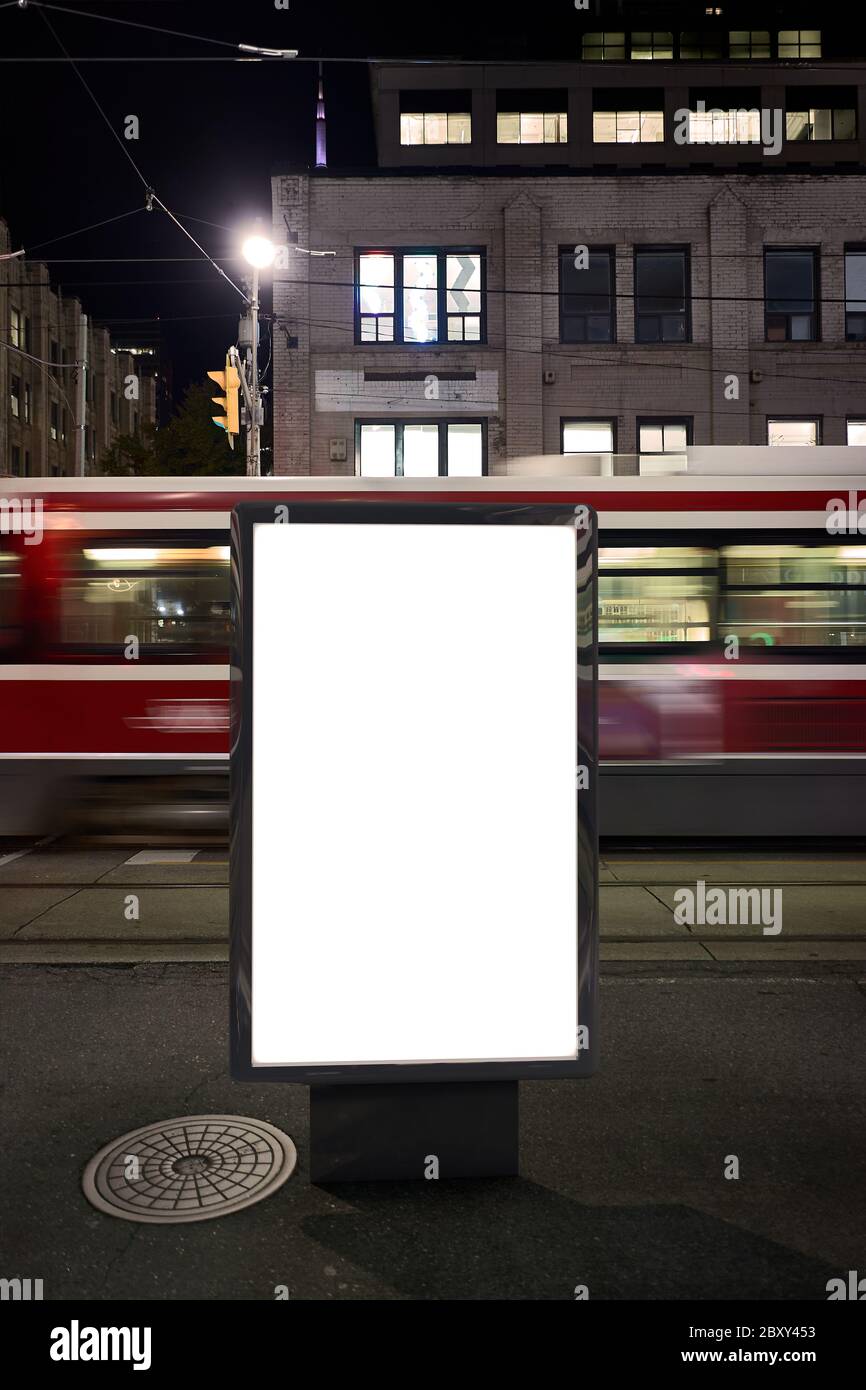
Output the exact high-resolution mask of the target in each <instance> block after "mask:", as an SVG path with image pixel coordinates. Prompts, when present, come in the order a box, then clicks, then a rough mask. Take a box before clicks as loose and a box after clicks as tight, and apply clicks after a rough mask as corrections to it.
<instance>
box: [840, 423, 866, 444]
mask: <svg viewBox="0 0 866 1390" xmlns="http://www.w3.org/2000/svg"><path fill="white" fill-rule="evenodd" d="M846 426H847V432H848V433H847V439H846V441H845V442H846V443H847V444H864V445H866V420H848V421H846Z"/></svg>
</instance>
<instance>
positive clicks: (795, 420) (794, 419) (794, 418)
mask: <svg viewBox="0 0 866 1390" xmlns="http://www.w3.org/2000/svg"><path fill="white" fill-rule="evenodd" d="M770 421H774V422H778V423H779V424H780V425H784V424H792V425H795V424H796V425H814V426H815V443H814V444H793V445H792V444H787V445H786V444H777V445H772V446H770ZM823 437H824V416H823V415H783V414H779V413H778V412H776V413H774V414H773V415H765V416H764V439H765V442H766V444H767V446H768V447H773V448H782V449H785V448H788V449H791V448H795V449H797V448H799V449H810V448H816V447H817V446H818V445H819V444H820V443H821V441H822V439H823Z"/></svg>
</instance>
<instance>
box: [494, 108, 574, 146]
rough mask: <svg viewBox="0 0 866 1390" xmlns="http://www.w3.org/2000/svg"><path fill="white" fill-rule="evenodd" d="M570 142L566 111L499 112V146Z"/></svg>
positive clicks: (497, 140) (497, 116)
mask: <svg viewBox="0 0 866 1390" xmlns="http://www.w3.org/2000/svg"><path fill="white" fill-rule="evenodd" d="M567 140H568V116H567V114H566V113H565V111H497V113H496V142H497V144H499V145H563V144H565V142H566V141H567Z"/></svg>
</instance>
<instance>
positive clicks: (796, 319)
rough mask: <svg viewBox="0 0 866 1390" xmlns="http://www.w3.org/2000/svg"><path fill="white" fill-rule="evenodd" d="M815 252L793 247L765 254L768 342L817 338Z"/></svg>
mask: <svg viewBox="0 0 866 1390" xmlns="http://www.w3.org/2000/svg"><path fill="white" fill-rule="evenodd" d="M817 261H818V258H817V253H816V252H815V251H809V250H800V249H798V248H796V247H791V248H790V249H785V250H782V249H779V250H775V251H765V253H764V296H765V303H764V310H765V313H764V319H765V336H766V340H767V342H768V343H784V342H816V341H817V339H818V303H817V294H816V286H817V278H818V264H817Z"/></svg>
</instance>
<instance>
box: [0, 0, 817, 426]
mask: <svg viewBox="0 0 866 1390" xmlns="http://www.w3.org/2000/svg"><path fill="white" fill-rule="evenodd" d="M596 4H597V0H592V4H591V11H592V10H594V9H595V8H596ZM630 8H632V7H631V6H629V5H628V4H627V5H626V10H629V9H630ZM642 8H643V10H644V12H646V10H647V6H646V5H643V7H642ZM656 8H659V7H656ZM687 8H688V9H689V10H690V12H692V13H693V14H694V18H695V21H696V22H697V23H700V22H701V18H702V14H703V10H704V5H703V4H693V5H691V6H690V7H687ZM735 8H736V6H734V5H729V6H726V21H725V22H726V23H727V22H733V11H734V9H735ZM756 8H758V7H756V6H754V5H753V6H751V7H749V9H750V11H754V10H755V9H756ZM765 8H766V7H765ZM769 8H770V9H771V10H774V11H775V10H776V9H781V8H785V9H786V10H790V9H791V8H792V7H791V6H786V7H779V6H775V5H773V6H770V7H769ZM811 8H820V7H818V6H813V7H811ZM72 10H79V11H90V12H91V13H94V14H98V15H101V16H105V17H111V18H112V19H124V20H129V21H135V22H138V23H145V24H149V25H154V26H164V27H165V28H166V29H171V30H175V31H185V32H187V33H189V34H193V35H201V36H204V37H207V38H210V39H223V40H228V41H230V42H232V43H238V42H243V43H252V44H259V45H266V46H269V47H280V48H297V49H298V50H299V51H300V54H301V57H302V58H309V59H318V58H320V57H323V58H325V59H329V58H330V59H332V60H336V59H339V58H355V59H357V58H365V57H376V56H381V57H404V56H406V57H421V58H430V57H439V58H454V57H458V58H459V57H464V58H466V57H470V58H474V57H488V58H497V57H501V58H516V59H519V58H521V57H540V58H545V57H546V58H562V57H563V56H566V55H567V54H568V53H569V52H573V53H574V54H578V53H579V36H580V33H581V31H582V30H583V29H584V28H593V27H616V25H617V24H618V25H620V26H622V27H635V22H634V21H631V22H630V21H629V19H628V18H623V17H620V16H618V11H619V6H618V4H617V0H605V3H604V4H602V7H601V12H602V15H603V20H599V19H594V18H592V16H591V14H590V15H587V14H586V13H585V12H576V11H575V8H574V3H573V0H544V2H543V3H536V0H534V2H533V4H532V5H522V4H515V3H509V4H507V5H506V4H501V5H500V4H496V3H489V0H486V2H485V3H484V4H478V3H476V4H467V3H465V0H464V3H463V4H455V3H450V0H449V2H448V3H446V2H445V0H414V3H403V4H401V5H394V6H389V5H380V4H372V3H369V2H368V0H367V2H365V3H360V2H359V3H356V4H346V3H341V4H333V3H331V0H290V9H289V10H288V11H286V10H278V9H276V7H275V4H274V0H235V2H234V3H231V4H228V3H224V0H58V3H56V4H52V5H49V6H48V7H45V8H44V11H43V12H40V11H39V9H37V8H36V7H35V6H34V4H33V3H31V4H30V5H29V6H28V8H26V9H24V10H21V9H19V8H18V6H17V5H14V4H13V5H4V4H3V3H2V0H0V59H2V60H3V61H2V64H0V71H2V80H3V90H4V100H3V144H2V153H0V161H2V162H0V215H2V216H4V217H5V218H6V220H7V221H8V222H9V224H10V228H11V233H12V245H13V248H17V247H20V246H24V247H25V248H26V249H27V253H28V255H32V257H33V258H34V259H37V260H40V259H45V260H48V261H49V265H50V271H51V275H52V280H53V283H54V284H55V286H59V287H62V289H63V290H64V292H67V293H70V294H78V295H80V297H81V299H82V301H83V303H84V307H85V310H86V311H87V312H88V313H90V314H92V315H93V316H94V317H95V318H96V319H97V320H98V321H99V322H103V323H106V324H107V325H108V326H109V327H115V328H119V327H120V326H121V325H122V326H123V327H124V329H126V330H127V331H128V330H129V329H130V327H132V329H133V331H134V332H136V333H138V334H139V337H140V340H141V341H142V342H146V341H149V340H151V339H152V335H153V334H154V332H155V331H156V328H157V325H156V324H155V320H156V319H157V318H158V319H159V321H160V322H159V333H160V335H161V340H162V349H163V357H164V360H166V361H168V362H170V363H171V366H172V370H173V388H174V396H175V399H177V398H179V396H180V395H181V394H182V391H183V388H184V386H185V385H186V383H187V382H189V381H190V380H201V379H202V377H203V374H204V372H205V371H206V370H207V369H208V367H218V366H219V365H220V364H221V361H222V358H223V355H224V350H225V347H226V345H227V344H228V343H230V342H233V341H235V338H236V322H235V321H236V318H237V315H238V311H239V306H240V301H239V299H238V297H237V296H236V295H235V294H234V292H233V291H232V290H231V289H230V288H229V287H228V286H227V285H226V284H225V282H224V281H222V280H221V279H220V278H219V276H218V275H217V274H216V272H215V271H214V270H213V269H212V268H211V267H210V266H209V265H208V264H207V262H205V261H204V260H203V259H202V258H201V257H200V255H199V253H198V252H197V251H196V249H195V247H194V246H192V244H191V243H190V242H189V241H188V240H187V239H186V238H185V237H184V235H183V233H182V232H181V231H180V230H178V228H176V227H175V226H173V225H172V223H171V222H170V221H169V219H168V218H167V217H166V215H165V214H164V213H163V212H161V211H154V212H153V213H146V212H145V211H144V210H143V209H144V186H143V184H142V183H141V181H140V180H139V178H138V176H137V174H136V173H135V171H134V169H133V168H132V166H131V164H130V163H129V161H128V159H127V158H126V157H125V155H124V151H123V150H122V149H121V148H120V145H119V144H118V143H117V141H116V140H115V139H114V138H113V137H112V135H111V133H110V132H109V130H108V128H107V126H106V124H105V123H104V121H103V119H102V118H101V116H100V114H99V112H98V111H97V109H96V106H95V105H94V102H93V100H92V99H91V97H89V96H88V94H87V92H86V91H85V89H84V87H83V86H82V84H81V81H80V79H79V77H78V76H76V74H75V72H74V71H73V70H72V68H71V67H70V65H69V64H68V62H66V61H65V59H63V54H62V50H61V48H60V46H59V44H58V39H59V41H60V43H61V44H62V45H63V46H64V47H65V48H66V50H67V52H68V53H70V54H72V55H73V57H75V56H78V57H83V56H87V57H99V58H105V57H121V56H125V57H127V58H129V59H132V60H133V61H125V62H92V63H83V64H82V65H81V67H80V69H79V71H80V73H81V74H82V76H83V77H84V79H85V80H86V82H87V83H88V85H89V86H90V88H91V89H92V91H93V94H94V96H95V97H96V99H97V100H98V101H99V104H100V105H101V106H102V108H103V110H104V111H105V113H106V115H107V116H108V118H109V120H110V121H111V124H112V126H113V128H114V129H115V130H116V131H117V132H118V134H119V135H121V137H122V133H123V128H124V118H125V117H126V116H128V115H130V114H134V115H136V116H138V118H139V123H140V138H139V139H138V140H137V141H128V142H127V141H123V140H121V143H122V144H123V145H124V146H125V147H126V149H127V150H128V151H129V153H130V154H131V155H132V158H133V159H134V160H135V162H136V164H137V165H138V166H139V168H140V169H141V171H142V173H143V175H144V177H145V178H146V180H147V181H148V182H149V183H150V184H151V185H152V186H153V187H154V188H155V190H156V192H157V193H158V195H159V196H160V197H161V198H162V199H163V200H164V202H165V203H166V204H167V205H168V206H169V207H170V208H171V209H172V211H173V212H175V213H176V215H177V216H178V217H180V218H181V220H183V221H185V222H186V223H187V225H188V227H189V229H190V231H191V232H192V233H193V235H195V236H196V237H197V239H198V240H199V241H200V242H201V243H202V245H203V246H205V247H206V248H207V250H208V251H209V252H210V253H211V254H212V255H214V256H216V257H218V258H222V257H225V256H235V257H237V259H235V260H234V261H224V262H223V264H224V265H225V268H226V270H227V272H228V273H229V274H230V275H231V276H232V278H234V279H238V278H239V277H240V276H242V275H243V273H244V263H243V262H242V261H241V260H240V258H239V253H238V234H239V232H241V231H242V230H243V229H244V228H245V227H247V226H249V224H250V223H251V222H252V221H253V220H254V219H255V218H256V217H257V216H258V217H262V218H263V219H264V220H265V221H266V222H267V221H268V220H269V217H270V184H269V180H270V175H271V173H272V172H274V171H277V170H280V169H285V168H290V167H297V166H299V165H300V166H302V165H306V164H308V163H311V162H312V160H313V151H314V116H315V89H316V79H317V64H316V62H307V61H305V62H301V61H296V60H285V61H281V62H269V63H267V62H237V61H230V62H222V61H221V62H213V61H208V62H202V61H198V62H170V63H166V62H158V63H157V62H143V61H140V60H141V59H143V58H149V57H155V56H157V55H160V56H166V55H169V56H172V57H181V56H189V57H194V58H197V59H202V58H209V59H213V58H232V57H233V55H232V52H231V50H229V49H224V48H220V47H217V46H214V45H212V44H207V43H201V42H196V41H194V40H192V39H178V38H173V37H170V36H168V35H159V34H154V33H148V32H145V31H143V30H140V29H134V28H127V27H123V26H121V25H119V24H114V23H106V22H104V20H100V19H92V18H82V17H80V15H76V14H73V13H72ZM728 11H730V21H729V20H728V18H727V12H728ZM43 15H44V17H43ZM46 18H47V20H48V21H49V22H50V24H51V26H52V27H53V29H54V34H52V33H51V31H50V30H49V28H48V25H47V24H46ZM752 22H753V24H754V23H755V22H757V21H756V17H755V16H754V15H753V21H752ZM811 22H813V23H814V22H820V19H817V20H816V17H815V16H814V15H812V20H811ZM55 34H56V36H57V37H56V38H55ZM46 57H51V58H53V59H61V61H55V62H50V63H48V62H42V61H40V62H22V61H20V59H22V58H46ZM12 60H15V61H12ZM325 87H326V104H327V114H328V162H329V165H330V167H332V168H345V167H346V166H361V167H363V166H364V165H372V164H373V163H374V162H375V155H374V145H373V131H372V116H371V110H370V100H369V83H368V74H367V69H366V67H365V66H364V65H363V63H359V62H354V63H352V62H342V63H341V62H337V61H331V62H327V61H326V64H325ZM134 209H138V211H135V212H133V210H134ZM130 212H133V215H132V216H128V217H124V218H123V220H121V221H117V222H114V223H112V224H111V225H109V226H107V227H103V228H101V229H97V230H95V231H90V232H86V233H84V234H83V235H81V236H78V237H74V238H73V237H69V238H66V239H64V240H61V241H56V242H54V244H53V245H50V246H49V245H47V244H46V243H48V242H51V241H53V239H54V238H58V237H60V236H62V235H63V234H65V233H67V232H72V231H75V230H76V229H77V228H83V227H86V226H88V225H89V224H92V223H96V222H99V221H101V220H103V219H106V218H114V217H117V216H118V214H125V213H130ZM194 218H195V219H201V220H200V221H194V220H192V219H194ZM208 224H218V225H208ZM73 257H82V258H102V257H104V258H113V257H115V258H119V259H118V260H117V261H115V262H114V263H112V261H111V260H108V259H106V260H102V261H97V260H95V259H93V260H87V259H84V260H82V261H76V262H72V261H71V259H70V258H73ZM125 257H129V258H150V257H153V258H157V257H190V258H192V259H189V260H184V261H177V262H172V261H170V260H162V261H159V260H155V261H153V262H152V263H147V262H146V261H144V260H143V261H141V262H138V263H130V264H124V263H123V260H122V258H125ZM53 258H57V259H53ZM64 262H65V263H64ZM135 320H141V323H140V325H137V324H135V323H134V322H133V321H135Z"/></svg>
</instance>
